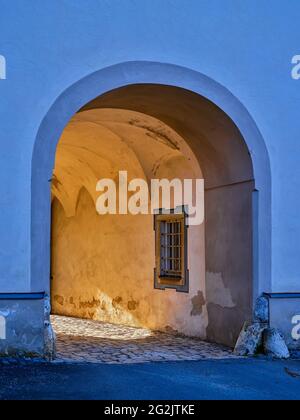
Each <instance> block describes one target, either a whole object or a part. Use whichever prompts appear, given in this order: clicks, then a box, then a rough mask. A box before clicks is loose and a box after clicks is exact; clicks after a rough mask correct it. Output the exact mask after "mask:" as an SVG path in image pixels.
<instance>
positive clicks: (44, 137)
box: [31, 62, 271, 343]
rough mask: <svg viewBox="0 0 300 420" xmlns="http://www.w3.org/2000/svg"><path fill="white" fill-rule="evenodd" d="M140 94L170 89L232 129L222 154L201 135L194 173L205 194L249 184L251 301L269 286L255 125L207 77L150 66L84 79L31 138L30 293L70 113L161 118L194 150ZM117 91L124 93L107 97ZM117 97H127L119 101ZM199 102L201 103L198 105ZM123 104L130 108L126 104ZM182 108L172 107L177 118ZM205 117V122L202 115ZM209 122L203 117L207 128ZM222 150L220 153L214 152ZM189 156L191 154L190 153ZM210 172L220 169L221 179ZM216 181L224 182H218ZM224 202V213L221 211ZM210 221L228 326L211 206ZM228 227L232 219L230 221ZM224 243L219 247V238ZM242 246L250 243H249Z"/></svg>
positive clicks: (43, 277)
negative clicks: (198, 172) (118, 112)
mask: <svg viewBox="0 0 300 420" xmlns="http://www.w3.org/2000/svg"><path fill="white" fill-rule="evenodd" d="M135 89H136V90H135ZM140 89H142V91H143V92H144V93H143V95H145V94H146V93H145V92H146V91H148V90H149V89H154V90H155V89H161V90H165V94H164V98H165V99H166V101H167V102H168V101H170V98H171V97H172V95H173V93H170V92H171V90H172V89H176V95H175V96H177V100H178V94H179V93H180V95H181V99H182V100H184V101H187V102H186V104H187V103H188V101H189V100H190V99H191V98H192V99H191V100H192V102H193V101H195V102H193V103H194V104H196V103H197V106H198V112H200V113H201V109H202V107H204V104H205V106H208V109H209V111H211V112H212V113H213V114H214V115H215V116H216V119H217V117H218V115H222V116H223V117H224V118H225V120H226V124H228V127H229V126H230V130H232V131H231V132H229V137H230V133H231V134H232V139H233V140H232V141H231V147H230V148H229V150H227V149H224V147H223V146H222V145H220V143H218V141H219V139H218V135H216V137H215V138H213V142H212V141H211V139H212V137H209V138H208V137H206V136H205V133H204V132H202V133H201V130H200V131H199V133H200V137H201V144H202V145H203V147H204V148H205V156H204V158H203V157H202V161H201V156H200V154H199V153H198V155H197V153H196V155H197V157H198V158H199V160H200V162H201V168H203V169H204V176H205V173H206V174H209V183H208V185H207V194H210V195H211V193H209V191H218V190H220V189H222V191H224V190H223V188H226V187H228V188H235V186H236V187H237V188H240V186H243V185H247V186H248V187H247V188H248V191H247V193H246V195H247V197H248V202H247V206H249V205H252V206H253V238H252V239H253V250H251V252H252V251H253V265H252V264H251V265H252V267H251V270H252V272H251V273H249V276H251V280H250V281H251V282H252V284H251V287H252V289H253V290H252V293H253V297H256V296H257V295H258V294H259V293H260V292H262V291H268V290H269V288H270V283H271V263H270V261H271V189H270V188H271V174H270V164H269V157H268V153H267V150H266V147H265V144H264V141H263V138H262V136H261V134H260V132H259V130H258V128H257V126H256V124H255V122H254V121H253V119H252V118H251V116H250V114H249V113H248V111H247V110H246V109H245V107H244V106H243V105H242V104H241V103H240V101H239V100H238V99H237V98H236V97H234V96H233V95H232V94H231V93H230V92H229V91H228V90H227V89H226V88H224V87H223V86H221V85H219V84H218V83H216V82H215V81H213V80H212V79H210V78H208V77H207V76H204V75H202V74H200V73H198V72H195V71H192V70H189V69H185V68H182V67H178V66H174V65H170V64H162V63H151V62H128V63H123V64H119V65H116V66H112V67H109V68H106V69H103V70H100V71H98V72H96V73H93V74H92V75H90V76H87V77H85V78H84V79H82V80H81V81H79V82H78V83H76V84H75V85H73V86H71V87H70V88H69V89H67V90H66V91H65V92H64V93H62V95H61V96H60V97H59V98H58V99H57V100H56V102H55V103H54V104H53V106H52V107H51V109H50V110H49V112H48V113H47V115H46V116H45V118H44V120H43V122H42V124H41V126H40V129H39V132H38V135H37V138H36V142H35V146H34V153H33V160H32V243H31V251H32V260H31V282H32V289H37V288H38V289H40V288H41V287H43V288H44V289H45V290H46V291H47V290H48V288H49V248H50V247H49V240H48V239H47V238H49V237H50V215H49V211H50V206H49V182H48V180H49V179H50V178H51V174H52V170H53V164H54V157H55V151H56V145H57V142H58V140H59V138H60V135H61V133H62V131H63V129H64V127H65V126H66V124H67V123H68V121H69V120H70V118H71V117H72V116H73V114H75V113H76V112H78V111H79V110H81V109H82V107H85V106H86V104H88V106H87V107H86V108H84V109H91V108H97V107H103V108H105V107H110V108H113V107H116V108H121V109H132V110H135V111H139V112H144V113H146V114H149V115H152V116H154V117H157V118H159V119H161V120H163V121H164V122H165V123H166V124H168V125H170V126H171V127H172V128H173V129H175V130H176V131H177V132H179V134H180V135H182V137H186V138H188V139H189V142H190V144H192V146H195V145H196V142H197V133H196V131H197V130H196V131H193V130H190V131H189V127H184V130H183V128H182V127H181V126H180V124H178V120H176V118H175V119H172V115H165V113H164V110H163V109H161V110H160V111H159V112H158V113H157V114H156V113H155V112H153V109H155V107H159V105H160V104H159V102H157V100H155V96H156V95H153V97H152V105H151V106H152V110H151V109H150V108H151V106H150V108H149V106H144V107H143V106H142V107H141V106H140V102H141V101H140V98H139V94H140V93H139V92H141V90H140ZM167 91H168V92H167ZM120 92H122V93H123V95H117V96H114V95H115V94H116V93H120ZM173 92H174V91H173ZM168 95H169V96H168ZM144 97H145V96H144ZM95 98H96V99H95ZM124 98H127V99H125V102H124ZM128 98H129V99H130V100H129V99H128ZM153 98H154V99H153ZM159 98H160V99H161V96H160V97H159ZM173 98H174V96H173ZM200 98H202V99H201V100H200ZM122 101H123V102H122ZM126 101H127V102H126ZM129 102H130V103H131V105H130V106H129ZM162 102H164V101H162ZM169 103H170V102H169ZM178 103H180V101H179V102H178ZM132 104H133V105H132ZM164 106H165V105H164ZM164 109H165V108H164ZM203 109H204V108H203ZM181 110H182V109H180V106H179V109H178V113H180V111H181ZM198 115H199V114H198ZM206 115H208V116H209V112H208V113H207V114H206ZM186 116H187V117H188V113H186ZM225 120H224V121H225ZM211 122H212V121H211V120H209V119H208V125H209V124H210V123H211ZM221 125H222V123H221ZM198 128H199V127H198ZM208 128H209V130H210V133H211V134H213V132H214V129H213V127H208ZM229 137H228V138H229ZM221 150H223V152H224V153H221ZM194 152H197V151H195V149H194ZM216 168H221V171H220V172H221V175H220V173H218V171H217V170H216ZM222 181H224V182H223V183H222ZM241 188H243V187H241ZM252 192H253V200H252ZM212 194H213V193H212ZM238 194H240V192H239V191H237V192H232V191H231V198H232V200H233V201H231V202H228V197H230V195H228V194H227V193H226V194H225V196H226V197H225V198H224V197H223V198H222V197H221V196H222V194H220V195H219V196H218V198H217V199H216V198H213V199H212V204H211V205H210V208H213V207H214V204H213V203H215V202H216V200H217V202H218V204H220V203H222V204H220V205H221V206H223V207H222V208H223V210H224V212H229V213H230V214H233V213H232V211H233V204H232V203H233V202H234V200H235V199H236V197H237V195H238ZM250 196H251V200H250V199H249V197H250ZM226 200H227V207H225V205H224V203H225V201H226ZM210 215H211V216H212V219H211V221H208V226H210V227H209V230H210V234H209V239H208V240H207V249H208V250H209V253H211V256H210V260H211V264H210V265H211V267H210V268H209V272H208V276H210V277H208V281H209V284H213V285H218V284H219V285H220V284H221V285H223V286H224V287H223V289H224V290H223V292H224V293H223V295H222V296H220V295H219V296H218V293H217V295H216V296H214V299H215V301H216V304H215V306H216V308H218V307H221V309H222V311H221V313H222V314H223V315H224V313H225V314H226V313H227V314H228V317H227V321H228V322H231V321H233V320H234V318H236V315H237V313H238V312H242V310H243V308H240V309H239V308H238V309H237V311H235V312H234V311H231V310H232V305H233V304H234V303H232V299H231V297H230V296H229V297H228V296H227V297H228V299H227V300H226V291H228V290H227V289H228V287H227V285H226V281H225V282H224V279H222V276H221V277H220V273H221V271H220V270H219V269H218V267H217V265H215V263H214V257H215V256H216V255H217V254H218V253H219V250H218V247H216V246H215V244H216V241H218V237H217V230H218V229H219V231H221V230H222V229H221V225H219V224H218V223H221V224H222V223H223V222H224V221H222V220H221V219H218V222H217V223H216V227H214V226H213V225H214V223H215V220H216V217H217V218H218V217H219V214H218V210H217V209H216V208H215V209H214V210H212V211H210ZM248 216H249V214H248ZM248 216H247V217H248ZM251 216H252V215H251ZM220 220H221V222H220ZM232 222H234V221H233V220H232ZM251 229H252V226H251ZM248 233H249V232H248ZM251 234H252V232H251ZM249 235H250V233H249ZM249 238H250V236H249ZM235 239H236V238H235V233H233V235H232V237H231V238H230V240H231V241H232V242H234V241H235ZM224 240H225V241H226V238H225V239H224ZM238 240H243V238H238ZM249 246H250V242H249V243H248V247H249ZM248 251H249V249H248ZM232 255H233V252H232V251H231V253H229V254H228V255H226V256H225V257H227V258H229V259H230V258H232ZM249 255H250V254H248V262H249V258H250V257H249ZM252 279H253V280H252ZM211 293H214V286H213V287H212V289H211ZM224 296H225V298H224ZM216 308H215V309H216ZM248 316H249V314H248ZM213 317H214V318H215V323H217V324H218V330H220V329H222V325H223V321H222V319H220V318H222V315H221V314H220V311H218V310H217V311H214V315H213ZM239 317H240V318H242V317H243V314H242V313H239ZM208 331H209V328H208ZM208 335H209V337H210V338H212V339H214V340H216V341H223V342H225V341H226V342H227V343H229V341H233V340H234V337H233V336H232V337H231V338H230V337H229V338H228V339H226V340H225V339H223V337H221V336H222V334H219V333H218V334H217V335H216V334H215V332H214V331H212V332H209V334H208Z"/></svg>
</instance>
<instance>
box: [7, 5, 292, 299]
mask: <svg viewBox="0 0 300 420" xmlns="http://www.w3.org/2000/svg"><path fill="white" fill-rule="evenodd" d="M299 17H300V3H299V0H289V1H288V2H284V1H283V0H272V1H270V0H85V1H83V0H74V1H73V0H44V1H39V0H13V1H11V2H8V1H6V0H1V1H0V54H1V55H3V56H4V57H5V58H6V65H7V69H6V70H7V71H6V80H0V139H1V140H0V141H1V151H0V173H1V182H0V209H1V218H0V238H1V244H0V270H1V276H0V289H1V291H18V292H22V291H24V292H26V291H29V290H30V284H31V279H30V273H31V267H30V265H31V249H30V243H31V241H30V235H31V212H30V205H31V199H30V194H31V160H32V154H33V147H34V142H35V138H36V135H37V131H38V129H39V126H40V124H41V121H42V120H43V118H44V116H45V115H46V114H47V112H48V110H49V108H50V107H51V105H52V104H53V103H54V102H55V100H56V99H57V98H58V96H59V95H60V94H62V92H64V91H65V90H66V89H67V88H68V87H69V86H71V85H72V84H74V83H76V82H77V81H78V80H81V79H83V78H84V77H86V76H88V75H89V74H91V73H93V72H95V71H98V70H100V69H102V68H104V67H107V66H111V65H113V64H117V63H123V62H127V61H154V62H161V63H170V64H174V65H179V66H183V67H186V68H189V69H192V70H196V71H197V72H199V73H201V74H204V75H207V76H209V77H210V78H211V79H213V80H215V81H216V82H218V83H220V84H221V85H222V86H224V87H225V88H227V89H228V90H229V91H230V92H232V94H233V95H234V96H235V97H236V98H237V99H238V100H239V101H240V102H241V103H242V104H243V105H244V106H245V107H246V108H247V110H248V111H249V113H250V114H251V116H252V118H253V119H254V121H255V122H256V124H257V127H258V129H259V130H260V132H261V134H262V137H263V139H264V141H265V144H266V147H267V151H268V154H269V157H270V162H271V176H272V291H274V292H276V291H284V292H292V291H294V292H297V291H300V259H299V251H300V246H299V237H300V220H299V214H300V196H299V191H300V165H299V156H300V141H299V140H300V138H299V136H300V134H299V133H300V117H299V113H300V80H294V79H293V78H292V77H291V71H292V63H291V60H292V57H293V56H295V55H296V54H300V37H299V25H298V22H299ZM36 291H38V290H36Z"/></svg>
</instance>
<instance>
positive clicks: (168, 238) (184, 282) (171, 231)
mask: <svg viewBox="0 0 300 420" xmlns="http://www.w3.org/2000/svg"><path fill="white" fill-rule="evenodd" d="M155 232H156V269H155V288H157V289H166V288H174V289H176V290H177V291H181V292H188V290H189V285H188V270H187V226H186V217H185V213H184V212H182V213H179V214H178V212H176V213H175V211H174V210H173V212H171V214H163V213H160V214H158V215H156V216H155Z"/></svg>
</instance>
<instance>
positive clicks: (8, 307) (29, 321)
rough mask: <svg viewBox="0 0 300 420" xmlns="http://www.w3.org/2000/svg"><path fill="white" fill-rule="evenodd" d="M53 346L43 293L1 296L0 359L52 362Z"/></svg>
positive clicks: (46, 303)
mask: <svg viewBox="0 0 300 420" xmlns="http://www.w3.org/2000/svg"><path fill="white" fill-rule="evenodd" d="M54 343H55V336H54V333H53V330H52V327H51V324H50V300H49V298H48V297H47V296H45V294H44V293H30V294H24V293H22V294H0V357H13V358H24V357H26V358H28V357H29V358H45V359H47V360H52V359H53V358H54V356H55V349H54V346H55V345H54Z"/></svg>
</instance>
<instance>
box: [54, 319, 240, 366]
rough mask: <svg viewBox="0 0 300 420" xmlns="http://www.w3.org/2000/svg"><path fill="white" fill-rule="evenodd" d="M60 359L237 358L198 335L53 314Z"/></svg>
mask: <svg viewBox="0 0 300 420" xmlns="http://www.w3.org/2000/svg"><path fill="white" fill-rule="evenodd" d="M52 324H53V327H54V330H55V332H56V336H57V359H56V362H57V363H59V362H89V363H111V364H112V363H117V364H124V363H145V362H157V361H182V360H212V359H233V358H236V357H235V356H234V355H233V354H232V352H231V350H230V349H228V348H225V347H222V346H219V345H214V344H209V343H206V342H203V341H201V340H198V339H196V338H188V337H182V336H174V335H170V334H166V333H159V332H153V331H150V330H147V329H144V328H132V327H126V326H123V325H112V324H107V323H102V322H97V321H89V320H83V319H76V318H67V317H61V316H52Z"/></svg>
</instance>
